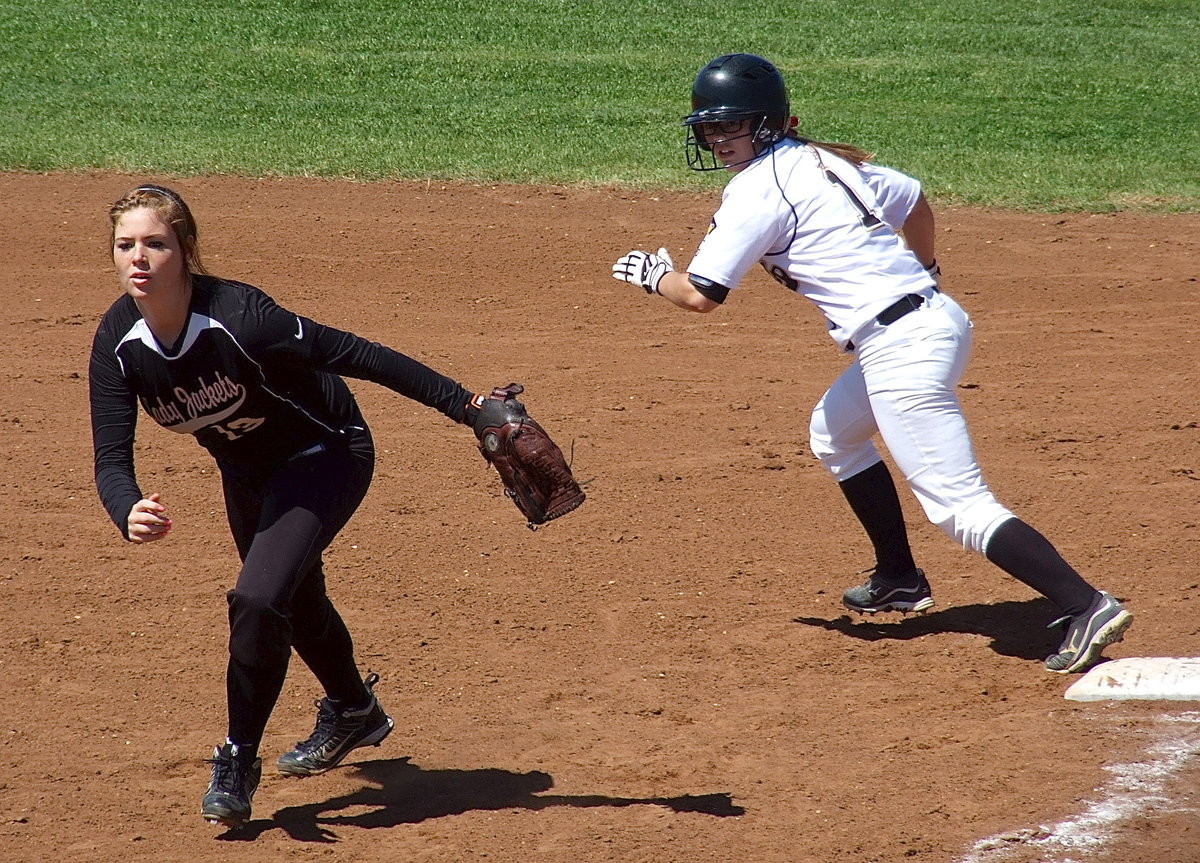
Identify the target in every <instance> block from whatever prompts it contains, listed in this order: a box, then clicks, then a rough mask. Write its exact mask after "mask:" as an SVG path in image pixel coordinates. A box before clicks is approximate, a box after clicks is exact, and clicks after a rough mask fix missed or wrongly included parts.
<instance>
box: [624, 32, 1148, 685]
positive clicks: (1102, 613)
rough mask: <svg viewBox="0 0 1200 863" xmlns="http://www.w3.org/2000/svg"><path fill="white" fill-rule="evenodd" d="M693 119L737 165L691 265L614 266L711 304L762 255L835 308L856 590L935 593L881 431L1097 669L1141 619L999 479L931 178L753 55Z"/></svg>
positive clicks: (702, 85)
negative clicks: (986, 457)
mask: <svg viewBox="0 0 1200 863" xmlns="http://www.w3.org/2000/svg"><path fill="white" fill-rule="evenodd" d="M684 123H685V125H686V127H687V129H688V138H687V150H688V163H689V165H690V166H691V167H693V168H694V169H696V170H716V169H720V168H724V169H725V170H728V171H729V172H730V173H732V174H733V175H734V176H733V177H732V178H731V179H730V180H729V182H728V183H727V184H726V187H725V190H724V194H723V196H722V200H721V206H720V207H719V208H718V210H717V212H716V214H715V216H714V217H713V220H712V225H711V227H710V229H709V233H708V234H707V235H706V236H705V238H704V240H703V241H702V242H701V244H700V248H699V250H698V251H697V252H696V255H695V257H694V258H693V259H692V262H691V263H690V264H689V265H688V268H687V271H686V272H677V271H676V270H675V269H674V265H673V263H672V261H671V259H670V256H669V255H668V254H667V252H666V250H665V249H660V250H659V253H658V254H650V253H647V252H642V251H632V252H630V253H629V254H627V255H625V256H624V257H622V258H621V259H620V260H619V261H617V263H616V264H615V265H614V266H613V276H614V277H615V278H617V279H620V280H623V281H627V282H630V283H632V284H634V285H638V286H639V287H642V288H644V289H645V290H646V291H647V292H648V293H653V294H659V295H661V296H663V297H666V298H667V299H668V300H670V301H671V302H673V303H675V304H676V305H678V306H681V307H682V308H684V309H690V310H693V311H698V312H710V311H712V310H713V309H716V308H717V307H718V306H720V305H721V304H722V303H723V302H724V301H725V300H726V298H727V297H728V295H729V292H730V291H731V290H733V289H735V288H737V286H738V284H739V282H741V280H742V278H743V277H744V276H745V275H746V274H747V273H748V272H749V270H750V269H751V267H753V266H754V264H756V263H761V264H762V266H763V267H764V268H765V269H766V270H767V272H768V273H770V274H771V276H773V277H774V278H775V279H776V280H777V281H779V282H780V283H782V284H783V285H784V286H786V287H787V288H789V289H790V290H792V291H795V292H797V293H799V294H802V295H803V296H805V297H807V298H808V299H809V300H811V301H812V302H813V303H815V304H816V305H817V307H818V308H819V309H820V310H821V312H822V313H823V314H824V316H825V318H826V320H827V321H828V324H829V334H830V336H831V337H832V338H833V340H834V342H835V343H836V344H837V345H838V347H839V348H841V349H842V350H843V351H845V352H846V353H848V354H849V355H850V356H851V357H852V358H853V361H852V362H851V364H850V366H849V368H847V369H846V371H845V372H844V373H843V374H842V375H841V377H839V378H838V379H837V381H835V382H834V384H833V386H831V387H830V388H829V390H828V391H827V392H826V393H825V395H824V396H823V397H822V398H821V399H820V401H819V402H818V403H817V406H816V408H815V410H814V411H813V414H812V422H811V426H810V443H811V446H812V449H813V452H814V453H815V454H816V455H817V456H818V457H819V458H820V459H821V461H822V463H824V465H825V466H826V467H827V468H828V469H829V471H830V472H831V473H832V474H833V476H834V478H835V479H836V480H837V481H838V483H839V485H840V487H841V490H842V492H843V493H844V495H845V497H846V500H847V501H848V503H849V505H850V508H851V510H852V511H853V512H854V514H855V516H857V518H858V519H859V521H860V522H861V523H862V526H863V528H864V529H865V531H866V533H867V536H868V538H869V539H870V541H871V543H872V545H873V546H874V551H875V563H876V565H875V568H874V570H873V572H872V573H871V575H870V577H869V578H868V579H867V581H866V582H865V583H864V584H861V585H856V586H853V587H851V588H849V589H848V590H847V591H846V592H845V594H844V596H843V603H844V604H845V605H846V606H847V607H848V608H850V609H852V610H854V611H858V612H865V613H868V614H874V613H875V612H880V611H901V612H909V611H916V612H923V611H926V610H927V609H929V608H930V607H932V606H933V597H932V593H931V590H930V587H929V582H928V581H927V580H926V578H925V574H924V572H923V571H922V570H921V569H919V568H918V567H917V566H916V564H915V562H914V560H913V555H912V550H911V548H910V546H909V541H908V535H907V531H906V529H905V526H904V518H903V514H902V512H901V508H900V501H899V498H898V497H897V494H896V489H895V486H894V484H893V482H892V478H891V474H890V473H889V471H888V469H887V466H886V465H885V464H884V462H883V461H882V458H881V456H880V454H879V452H878V450H876V448H875V446H874V444H873V443H872V438H873V437H874V435H875V434H876V433H878V434H879V435H880V436H881V437H882V439H883V441H884V443H885V444H886V445H887V448H888V451H889V452H890V453H891V455H892V458H893V460H894V461H895V463H896V465H897V467H898V468H899V469H900V470H901V471H903V473H904V476H905V478H906V479H907V480H908V482H909V485H910V486H911V487H912V490H913V492H914V494H915V495H916V497H917V499H918V500H919V501H920V503H921V506H922V507H923V508H924V510H925V514H926V515H927V516H928V518H929V520H930V521H932V522H933V523H934V524H936V525H937V526H938V527H940V528H941V529H942V530H943V531H945V532H946V533H947V534H949V535H950V536H951V537H953V538H954V539H955V541H956V542H958V543H960V544H961V545H962V546H963V547H964V548H966V549H969V550H972V551H976V552H980V553H982V554H984V555H985V556H986V557H987V558H988V559H989V560H990V561H992V562H993V563H994V564H996V565H997V566H999V567H1000V568H1001V569H1003V570H1004V571H1005V572H1007V573H1009V574H1010V575H1012V576H1014V577H1015V578H1017V579H1019V580H1020V581H1022V582H1024V583H1025V584H1027V585H1028V586H1030V587H1032V588H1033V589H1034V590H1036V591H1038V592H1039V593H1041V594H1043V595H1045V596H1046V597H1048V598H1050V599H1051V600H1052V601H1053V602H1054V603H1055V604H1056V605H1058V606H1059V608H1060V609H1062V612H1063V615H1064V616H1063V617H1062V618H1060V619H1059V621H1056V623H1060V622H1065V623H1066V624H1067V626H1066V635H1065V638H1064V640H1063V642H1062V645H1061V646H1060V647H1059V649H1058V652H1056V653H1054V654H1053V655H1051V656H1050V657H1048V658H1047V659H1046V663H1045V665H1046V668H1047V669H1048V670H1050V671H1055V672H1076V671H1083V670H1085V669H1087V668H1088V667H1090V666H1091V665H1093V664H1094V663H1095V662H1096V661H1097V659H1098V658H1099V657H1100V654H1101V651H1102V650H1103V649H1104V647H1105V646H1106V645H1108V644H1111V643H1113V642H1115V641H1119V640H1121V638H1122V636H1123V634H1124V632H1125V630H1126V629H1127V628H1128V627H1129V625H1130V623H1131V622H1132V619H1133V618H1132V615H1131V614H1130V612H1129V611H1127V610H1126V609H1125V608H1124V607H1123V606H1122V604H1121V603H1120V602H1118V601H1117V600H1116V599H1115V598H1114V597H1112V596H1111V595H1109V594H1108V593H1105V592H1103V591H1100V590H1097V589H1096V588H1094V587H1092V586H1091V585H1090V584H1088V583H1087V582H1086V581H1085V580H1084V579H1083V578H1082V577H1081V576H1080V575H1079V573H1078V572H1076V571H1075V570H1074V569H1073V568H1072V567H1071V566H1070V565H1069V564H1068V563H1067V562H1066V561H1065V560H1063V558H1062V557H1061V556H1060V555H1059V553H1058V552H1057V551H1056V550H1055V548H1054V546H1053V545H1051V544H1050V542H1049V541H1048V540H1047V539H1046V538H1045V537H1044V536H1043V535H1042V534H1041V533H1039V532H1038V531H1036V530H1035V529H1034V528H1032V527H1030V526H1029V525H1028V524H1026V523H1025V522H1023V521H1021V520H1020V519H1019V518H1017V517H1016V516H1015V515H1014V514H1013V513H1012V512H1010V511H1009V510H1008V509H1007V508H1005V507H1004V506H1003V505H1002V504H1001V503H1000V502H999V501H998V500H997V499H996V498H995V496H994V495H993V494H992V492H991V490H990V489H989V488H988V486H987V483H985V482H984V479H983V475H982V473H981V471H980V468H979V464H978V463H977V461H976V458H975V453H974V450H973V448H972V445H971V438H970V435H969V433H968V430H967V424H966V421H965V419H964V417H963V412H962V409H961V406H960V405H959V402H958V398H957V396H956V394H955V386H956V384H957V383H958V381H959V379H960V377H961V376H962V373H963V370H964V368H965V367H966V364H967V360H968V358H969V356H970V353H971V339H972V336H971V328H972V325H971V321H970V319H969V318H968V316H967V313H966V312H964V311H963V309H962V308H961V307H960V306H959V305H958V303H956V302H955V301H954V300H953V299H952V298H951V297H950V296H948V295H947V294H945V293H943V292H941V291H940V290H939V285H938V281H939V278H938V277H939V270H938V266H937V262H936V260H935V259H934V233H933V213H932V211H931V210H930V208H929V206H928V204H927V203H926V201H925V198H924V196H923V194H922V192H921V187H920V184H919V183H918V182H917V181H916V180H915V179H913V178H912V177H908V176H906V175H904V174H902V173H900V172H898V171H894V170H890V169H887V168H883V167H879V166H875V165H872V164H870V163H868V162H867V159H868V158H870V156H869V154H867V153H865V152H863V151H861V150H858V149H857V148H854V147H849V146H846V145H841V144H825V143H821V142H814V141H809V140H805V139H804V138H802V137H801V136H800V135H799V134H798V133H797V131H796V118H795V117H792V116H791V115H790V105H789V103H788V98H787V91H786V88H785V85H784V81H783V77H782V76H781V75H780V73H779V71H778V70H777V69H776V68H775V66H773V65H772V64H771V63H770V62H768V61H767V60H765V59H763V58H762V57H758V56H755V55H753V54H728V55H725V56H722V57H718V58H717V59H715V60H713V61H712V62H711V63H709V64H708V65H706V66H705V67H704V68H703V69H701V70H700V72H699V74H698V75H697V76H696V79H695V82H694V84H693V88H692V111H691V113H690V114H688V116H687V118H686V119H685V121H684Z"/></svg>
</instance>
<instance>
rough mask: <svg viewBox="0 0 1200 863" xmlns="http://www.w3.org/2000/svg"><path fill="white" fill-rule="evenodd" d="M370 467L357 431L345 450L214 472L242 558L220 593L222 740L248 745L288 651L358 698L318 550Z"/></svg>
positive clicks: (350, 698) (364, 484)
mask: <svg viewBox="0 0 1200 863" xmlns="http://www.w3.org/2000/svg"><path fill="white" fill-rule="evenodd" d="M374 468H375V449H374V446H373V444H372V442H371V436H370V432H368V431H367V430H366V429H363V430H362V431H356V432H354V433H353V436H352V438H351V440H350V441H349V444H348V445H337V446H333V447H330V448H328V449H326V450H324V451H323V452H319V453H315V454H313V455H308V456H303V457H301V458H296V459H294V460H292V461H289V462H286V463H285V464H283V465H282V466H281V467H278V468H276V469H275V470H273V471H271V472H270V473H265V474H254V475H246V474H234V473H231V472H228V471H223V472H222V485H223V488H224V492H225V507H226V513H227V515H228V518H229V527H230V530H231V531H232V532H233V538H234V542H235V543H236V544H237V549H238V554H239V555H240V556H241V558H242V570H241V572H240V573H239V575H238V579H237V584H236V586H235V587H234V588H233V590H231V591H229V594H228V600H229V668H228V673H227V676H226V689H227V693H228V701H229V731H228V735H229V739H230V740H232V741H233V742H234V743H239V744H243V745H254V746H257V745H258V743H259V741H261V739H262V736H263V732H264V730H265V729H266V727H267V720H268V719H269V718H270V716H271V711H272V710H274V708H275V703H276V702H277V701H278V700H279V694H280V692H281V691H282V689H283V682H284V678H285V677H286V676H287V669H288V661H289V659H290V657H291V651H292V649H293V648H295V650H296V653H297V655H298V656H299V657H300V658H301V660H303V661H304V664H305V665H307V666H308V667H309V669H311V670H312V672H313V674H314V675H316V677H317V680H318V681H319V682H320V683H321V685H322V687H324V689H325V693H326V695H328V696H329V697H330V698H333V699H336V700H341V701H345V702H347V703H359V702H361V701H362V700H363V699H364V698H365V696H366V690H365V688H364V686H363V682H362V678H361V676H360V675H359V672H358V669H357V667H356V665H355V661H354V645H353V642H352V640H351V638H350V632H349V631H348V630H347V629H346V624H345V623H344V622H343V621H342V617H341V615H340V614H338V612H337V609H335V608H334V607H333V603H332V602H330V600H329V597H328V596H327V595H326V592H325V573H324V570H323V569H322V562H321V554H322V552H324V551H325V549H326V548H327V547H328V546H329V544H330V543H331V542H332V541H333V539H334V537H335V536H337V534H338V532H339V531H340V530H341V529H342V528H343V527H344V526H345V524H346V522H348V521H349V520H350V517H351V516H352V515H353V514H354V511H355V510H356V509H357V508H358V505H359V504H360V503H361V502H362V499H363V497H364V495H366V493H367V489H368V488H369V487H370V484H371V476H372V474H373V473H374Z"/></svg>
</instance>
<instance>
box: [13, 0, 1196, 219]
mask: <svg viewBox="0 0 1200 863" xmlns="http://www.w3.org/2000/svg"><path fill="white" fill-rule="evenodd" d="M1198 22H1200V2H1196V0H1175V2H1150V0H1116V2H1112V1H1111V0H1110V2H1088V3H1084V2H1081V0H1043V2H1038V3H1030V2H1025V0H1021V2H1017V0H998V2H994V3H992V4H980V3H977V2H967V0H938V2H930V3H913V2H912V0H879V2H876V3H872V4H853V3H845V2H833V0H761V2H743V0H723V2H714V3H695V2H690V0H627V2H613V0H596V2H586V0H509V2H503V3H501V2H487V0H460V2H449V0H356V2H345V1H344V0H331V2H316V0H307V2H305V0H295V2H289V1H288V0H188V2H180V0H157V2H143V0H128V2H120V3H117V2H97V0H19V2H14V0H4V2H0V46H2V47H0V169H8V170H36V171H43V170H84V169H93V168H113V169H120V170H126V171H144V172H155V173H159V172H161V173H167V174H195V173H234V174H248V175H264V174H295V175H320V176H341V177H351V178H358V179H375V178H383V177H399V178H427V177H432V178H446V179H464V180H468V181H476V182H505V181H511V182H549V183H557V184H617V185H633V186H643V187H675V188H699V187H711V186H713V185H714V184H715V183H719V182H721V181H722V180H723V178H722V177H717V178H713V177H702V176H698V175H695V174H693V173H692V172H689V171H688V170H687V169H686V166H685V164H684V159H683V149H682V142H683V132H682V129H681V128H680V126H679V121H680V119H681V118H682V116H683V114H685V113H686V111H687V110H688V96H689V92H690V86H691V80H692V78H693V76H694V75H695V73H696V71H697V70H698V69H699V68H700V66H702V65H703V64H704V63H705V62H706V61H707V60H709V59H711V58H712V57H713V56H716V55H717V54H720V53H725V52H727V51H734V50H745V51H754V52H756V53H761V54H764V55H765V56H767V57H769V58H771V59H772V60H774V61H775V62H776V63H777V64H778V65H779V66H780V68H781V69H782V70H783V72H784V75H785V77H786V79H787V81H788V83H789V86H790V90H791V92H792V110H793V113H795V114H797V115H798V116H799V117H800V120H801V130H802V131H803V132H805V133H806V134H808V135H811V136H812V137H816V138H824V139H833V140H847V141H852V142H854V143H857V144H860V145H862V146H866V147H868V148H870V149H873V150H876V151H877V152H878V153H879V161H881V162H883V163H885V164H890V165H894V166H895V167H899V168H901V169H904V170H907V171H910V172H912V173H914V174H916V175H918V176H920V177H921V178H922V179H923V180H924V181H925V183H926V187H927V189H928V190H929V192H930V193H931V194H932V195H933V196H934V197H936V198H938V199H940V200H942V201H944V202H952V203H953V202H962V203H973V204H985V205H1000V206H1008V207H1017V208H1030V209H1048V210H1057V209H1091V210H1107V209H1125V208H1139V209H1166V210H1198V209H1200V171H1198V170H1197V168H1196V165H1197V164H1198V162H1200V123H1197V121H1196V117H1195V112H1196V107H1197V105H1200V73H1198V72H1197V67H1196V49H1195V46H1196V45H1197V44H1200V24H1198Z"/></svg>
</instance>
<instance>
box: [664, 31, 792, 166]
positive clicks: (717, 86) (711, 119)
mask: <svg viewBox="0 0 1200 863" xmlns="http://www.w3.org/2000/svg"><path fill="white" fill-rule="evenodd" d="M790 113H791V109H790V106H789V104H788V98H787V89H786V88H785V86H784V83H783V76H782V75H780V74H779V70H778V69H776V68H775V66H773V65H772V64H771V62H770V61H768V60H765V59H763V58H762V57H759V56H757V55H755V54H726V55H724V56H722V57H718V58H717V59H715V60H713V61H712V62H711V63H709V64H708V65H707V66H705V67H704V68H703V69H701V70H700V72H699V74H697V75H696V80H695V82H694V83H693V85H692V112H691V113H690V114H688V115H687V117H686V118H685V119H684V121H683V122H684V125H685V126H687V128H688V135H687V141H686V143H685V148H686V150H687V162H688V167H689V168H691V169H692V170H694V171H715V170H719V169H721V168H727V167H734V165H723V164H721V163H720V162H719V160H718V159H717V158H716V156H714V155H713V152H712V145H711V143H710V142H709V141H707V140H706V139H705V136H704V131H703V129H702V127H701V124H703V123H716V124H725V123H729V124H733V123H735V122H736V123H739V124H740V123H741V122H742V121H744V120H750V121H751V122H750V129H751V131H750V133H749V134H752V135H753V136H754V157H753V158H752V159H747V160H745V161H744V162H739V163H736V164H746V162H750V161H753V160H754V159H757V158H758V157H759V156H760V155H762V154H763V153H764V152H766V150H767V149H769V148H770V147H771V146H772V145H774V144H775V143H777V142H778V141H781V140H783V138H784V137H786V135H787V129H788V121H789V119H790ZM726 128H729V127H726Z"/></svg>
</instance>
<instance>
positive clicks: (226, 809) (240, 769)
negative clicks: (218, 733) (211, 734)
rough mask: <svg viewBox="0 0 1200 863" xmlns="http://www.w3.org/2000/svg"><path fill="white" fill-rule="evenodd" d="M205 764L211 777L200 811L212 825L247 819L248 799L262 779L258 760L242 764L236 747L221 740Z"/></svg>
mask: <svg viewBox="0 0 1200 863" xmlns="http://www.w3.org/2000/svg"><path fill="white" fill-rule="evenodd" d="M208 763H209V764H211V765H212V780H211V781H210V782H209V783H208V793H207V794H205V795H204V803H203V804H202V805H201V808H200V814H201V815H202V816H203V817H204V820H205V821H208V822H210V823H212V824H224V825H225V826H226V827H241V826H242V825H243V824H245V823H246V822H247V821H249V820H250V799H251V798H252V797H254V792H255V791H256V790H257V789H258V783H259V780H260V779H262V759H261V758H255V759H254V761H253V762H252V763H250V764H246V763H245V761H244V759H241V758H239V757H238V748H237V746H236V745H234V744H232V743H225V744H224V745H223V746H219V747H217V748H216V749H214V750H213V757H212V758H211V759H209V762H208Z"/></svg>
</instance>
